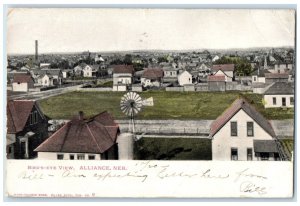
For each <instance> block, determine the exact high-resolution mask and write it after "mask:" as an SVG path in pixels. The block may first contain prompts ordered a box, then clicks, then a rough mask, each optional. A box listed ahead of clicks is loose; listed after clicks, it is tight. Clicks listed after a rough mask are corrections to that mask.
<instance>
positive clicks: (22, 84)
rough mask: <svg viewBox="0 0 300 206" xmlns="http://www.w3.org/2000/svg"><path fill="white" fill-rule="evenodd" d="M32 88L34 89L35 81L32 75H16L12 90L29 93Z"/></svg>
mask: <svg viewBox="0 0 300 206" xmlns="http://www.w3.org/2000/svg"><path fill="white" fill-rule="evenodd" d="M31 88H34V80H33V78H32V77H31V75H30V74H25V73H15V74H14V76H13V81H12V90H13V91H14V92H28V91H29V89H31Z"/></svg>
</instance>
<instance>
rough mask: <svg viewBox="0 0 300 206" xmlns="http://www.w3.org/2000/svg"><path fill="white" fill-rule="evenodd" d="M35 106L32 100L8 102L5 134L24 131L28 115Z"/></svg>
mask: <svg viewBox="0 0 300 206" xmlns="http://www.w3.org/2000/svg"><path fill="white" fill-rule="evenodd" d="M33 106H36V107H37V105H36V104H35V102H34V101H32V100H10V101H8V103H7V107H6V112H7V133H9V134H15V133H17V132H20V131H22V130H23V129H24V127H25V125H26V122H27V120H28V118H29V115H30V113H31V111H32V109H33Z"/></svg>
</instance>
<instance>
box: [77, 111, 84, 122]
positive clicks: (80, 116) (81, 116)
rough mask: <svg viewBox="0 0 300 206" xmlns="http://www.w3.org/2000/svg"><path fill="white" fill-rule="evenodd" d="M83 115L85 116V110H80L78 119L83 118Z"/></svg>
mask: <svg viewBox="0 0 300 206" xmlns="http://www.w3.org/2000/svg"><path fill="white" fill-rule="evenodd" d="M83 116H84V113H83V111H79V112H78V119H79V120H83Z"/></svg>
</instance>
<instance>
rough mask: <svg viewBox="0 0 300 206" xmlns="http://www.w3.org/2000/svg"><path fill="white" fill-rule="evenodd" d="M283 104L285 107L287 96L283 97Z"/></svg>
mask: <svg viewBox="0 0 300 206" xmlns="http://www.w3.org/2000/svg"><path fill="white" fill-rule="evenodd" d="M282 106H283V107H285V106H286V99H285V97H282Z"/></svg>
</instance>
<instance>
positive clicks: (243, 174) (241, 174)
mask: <svg viewBox="0 0 300 206" xmlns="http://www.w3.org/2000/svg"><path fill="white" fill-rule="evenodd" d="M248 171H249V168H246V169H244V170H242V171H240V172H237V177H236V178H235V180H234V181H235V182H237V181H238V180H240V179H241V178H242V177H248V178H256V179H263V180H264V179H267V177H265V176H262V175H258V174H253V173H250V172H248Z"/></svg>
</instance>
